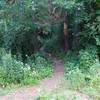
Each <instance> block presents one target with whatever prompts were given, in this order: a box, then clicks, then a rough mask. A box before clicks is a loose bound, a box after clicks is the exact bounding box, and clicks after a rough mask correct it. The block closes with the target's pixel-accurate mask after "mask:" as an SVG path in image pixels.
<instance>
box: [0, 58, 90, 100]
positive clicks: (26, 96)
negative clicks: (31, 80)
mask: <svg viewBox="0 0 100 100" xmlns="http://www.w3.org/2000/svg"><path fill="white" fill-rule="evenodd" d="M53 62H54V74H53V75H52V77H48V78H45V79H44V80H42V81H41V82H40V84H39V85H36V86H33V87H26V88H20V89H18V90H16V91H14V92H12V93H9V94H7V95H5V96H1V97H0V100H34V98H35V97H36V96H37V95H38V94H39V93H40V92H41V91H47V92H50V91H53V90H56V89H57V88H58V87H59V82H60V80H61V78H62V77H63V74H64V68H63V65H62V63H61V61H60V60H58V59H56V58H54V60H53ZM61 93H63V92H61ZM63 94H64V95H65V96H66V97H67V98H69V99H67V100H71V99H70V98H71V96H72V95H75V96H76V97H77V98H78V99H77V100H89V99H87V98H88V97H87V96H86V95H84V94H81V93H77V92H74V91H70V90H66V91H65V92H64V93H63Z"/></svg>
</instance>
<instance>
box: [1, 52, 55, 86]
mask: <svg viewBox="0 0 100 100" xmlns="http://www.w3.org/2000/svg"><path fill="white" fill-rule="evenodd" d="M15 58H16V57H15ZM15 58H14V57H12V55H11V53H5V54H3V55H2V57H1V63H0V86H3V87H4V86H7V85H11V84H16V85H17V84H22V85H31V84H33V83H37V82H38V81H39V80H40V79H43V78H44V77H47V76H49V75H51V73H52V71H53V70H52V63H51V62H50V61H49V60H46V59H45V58H44V57H42V56H36V57H35V61H34V59H33V58H31V59H30V60H28V63H26V64H24V63H23V62H21V61H19V60H16V59H15ZM28 58H29V57H28ZM29 61H30V62H29Z"/></svg>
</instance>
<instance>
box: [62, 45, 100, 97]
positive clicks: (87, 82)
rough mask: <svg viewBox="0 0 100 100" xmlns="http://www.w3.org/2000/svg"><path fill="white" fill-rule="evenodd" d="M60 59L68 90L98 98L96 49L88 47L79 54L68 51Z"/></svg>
mask: <svg viewBox="0 0 100 100" xmlns="http://www.w3.org/2000/svg"><path fill="white" fill-rule="evenodd" d="M61 57H62V59H63V62H64V69H65V70H64V71H65V75H64V77H65V79H66V80H69V83H70V85H69V88H70V89H74V90H78V91H81V92H84V93H85V94H89V95H90V96H93V97H98V98H100V96H99V93H100V62H99V58H98V55H97V51H96V47H95V46H90V45H89V46H88V47H87V48H86V49H82V50H80V51H79V53H76V52H73V51H69V52H68V53H67V54H66V55H62V56H61Z"/></svg>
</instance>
